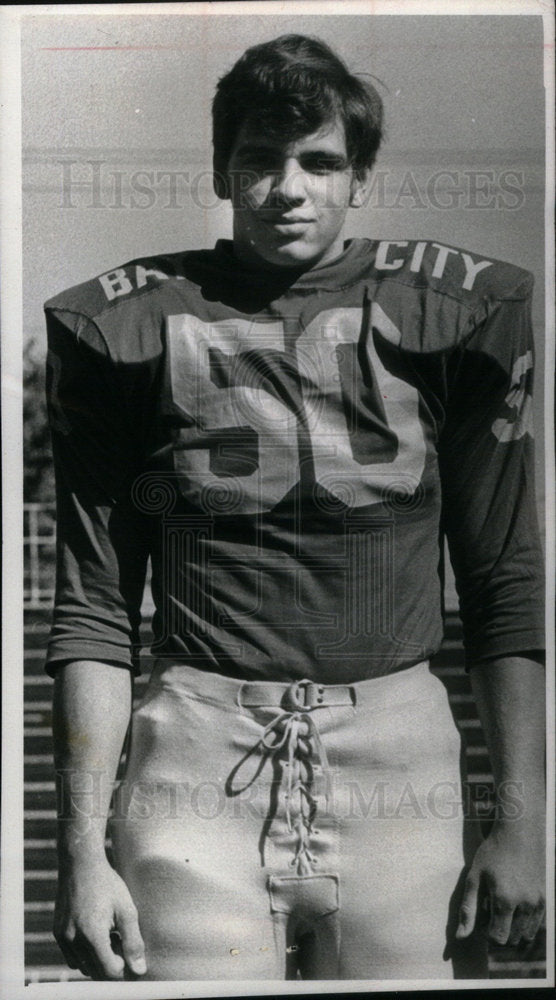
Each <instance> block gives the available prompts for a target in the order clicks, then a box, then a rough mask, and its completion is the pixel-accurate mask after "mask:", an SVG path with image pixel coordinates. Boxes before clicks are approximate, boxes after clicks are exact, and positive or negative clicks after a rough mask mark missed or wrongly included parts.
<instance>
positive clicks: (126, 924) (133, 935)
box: [118, 906, 147, 976]
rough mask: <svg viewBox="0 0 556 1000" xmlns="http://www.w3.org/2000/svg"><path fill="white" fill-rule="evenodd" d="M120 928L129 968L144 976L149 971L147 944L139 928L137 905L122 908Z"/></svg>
mask: <svg viewBox="0 0 556 1000" xmlns="http://www.w3.org/2000/svg"><path fill="white" fill-rule="evenodd" d="M118 917H119V920H118V930H119V932H120V937H121V948H122V952H121V953H122V955H123V957H124V959H125V963H126V965H127V966H128V968H129V969H131V971H132V972H133V973H134V974H135V975H136V976H144V975H145V973H146V971H147V963H146V961H145V945H144V943H143V938H142V937H141V931H140V930H139V920H138V917H137V910H136V909H135V907H134V906H133V907H129V908H126V909H122V910H120V911H119V913H118Z"/></svg>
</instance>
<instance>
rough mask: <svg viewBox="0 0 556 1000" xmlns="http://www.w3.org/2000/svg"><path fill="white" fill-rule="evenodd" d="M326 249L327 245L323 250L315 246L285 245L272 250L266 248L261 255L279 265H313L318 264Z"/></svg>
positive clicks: (271, 262)
mask: <svg viewBox="0 0 556 1000" xmlns="http://www.w3.org/2000/svg"><path fill="white" fill-rule="evenodd" d="M326 251H327V248H326V247H325V248H324V249H323V250H315V248H314V247H303V246H283V247H275V248H273V249H272V250H269V249H268V248H266V249H265V251H264V252H263V253H262V254H260V256H261V257H262V258H263V259H264V260H266V261H267V262H268V263H269V264H274V265H275V266H277V267H312V266H313V265H314V264H318V262H319V260H320V259H321V257H323V256H324V255H325V254H326Z"/></svg>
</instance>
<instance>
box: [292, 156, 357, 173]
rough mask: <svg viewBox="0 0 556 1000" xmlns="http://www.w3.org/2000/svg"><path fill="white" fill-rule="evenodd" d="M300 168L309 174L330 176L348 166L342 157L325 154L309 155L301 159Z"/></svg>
mask: <svg viewBox="0 0 556 1000" xmlns="http://www.w3.org/2000/svg"><path fill="white" fill-rule="evenodd" d="M301 166H302V167H303V169H304V170H306V171H307V173H310V174H317V175H322V174H331V173H336V172H337V171H340V170H345V169H346V168H347V166H348V164H347V162H346V160H345V158H344V157H343V156H338V155H336V154H327V153H311V154H307V155H306V156H304V157H302V159H301Z"/></svg>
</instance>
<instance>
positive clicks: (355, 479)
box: [166, 303, 426, 514]
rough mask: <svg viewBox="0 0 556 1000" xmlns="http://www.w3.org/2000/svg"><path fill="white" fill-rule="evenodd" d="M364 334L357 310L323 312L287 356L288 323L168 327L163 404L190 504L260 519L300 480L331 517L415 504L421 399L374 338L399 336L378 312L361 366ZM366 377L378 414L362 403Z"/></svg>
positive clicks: (179, 319)
mask: <svg viewBox="0 0 556 1000" xmlns="http://www.w3.org/2000/svg"><path fill="white" fill-rule="evenodd" d="M361 324H362V311H361V310H360V309H357V308H348V309H331V310H327V311H325V312H322V313H320V314H319V315H318V316H317V317H316V318H315V319H314V320H313V321H312V322H311V323H310V324H309V325H308V326H307V327H306V328H305V330H304V331H303V332H302V333H301V335H300V336H299V335H298V336H297V337H296V338H295V339H292V342H291V344H288V345H287V344H286V339H287V338H286V334H285V329H284V323H283V322H282V321H281V320H279V321H270V322H257V323H253V322H250V321H248V320H242V319H229V320H221V321H218V322H210V323H208V322H204V321H202V320H200V319H198V318H197V317H196V316H192V315H188V314H184V315H179V316H171V317H169V320H168V361H169V363H168V368H167V385H166V398H167V399H169V400H171V408H172V411H173V413H174V415H175V418H176V419H177V422H178V424H179V433H178V439H177V441H176V444H175V464H176V471H177V472H178V473H179V474H180V489H181V492H182V493H183V494H184V496H186V498H187V499H188V500H189V501H190V502H192V503H194V504H197V505H200V506H201V507H202V508H204V509H207V507H208V508H209V509H210V510H213V511H214V510H218V509H220V510H221V511H222V512H224V511H226V512H230V513H232V512H233V513H238V514H240V513H242V514H252V513H260V512H263V511H268V510H271V509H272V508H273V507H274V506H276V504H278V503H279V502H280V501H281V500H282V499H283V498H284V497H285V496H286V494H287V493H288V492H289V491H290V490H291V489H292V488H293V487H294V486H295V485H296V483H298V482H299V480H300V479H301V478H303V480H304V482H312V483H313V485H314V487H315V491H314V492H315V496H317V494H318V496H319V497H320V498H321V502H322V498H323V497H327V498H329V503H330V505H331V508H333V507H334V505H335V506H336V508H337V507H338V505H339V504H346V506H348V507H361V506H367V505H369V504H373V503H380V502H383V501H384V500H385V498H386V497H387V496H388V495H389V493H391V492H392V491H398V492H399V493H401V494H402V495H404V496H406V497H408V496H411V495H413V494H414V493H415V491H416V490H417V489H418V488H419V484H420V481H421V476H422V473H423V469H424V464H425V454H426V441H425V433H424V428H423V425H422V422H421V419H420V416H419V395H418V392H417V389H416V388H415V386H413V385H411V384H410V383H409V382H406V381H405V380H404V379H402V378H399V377H398V376H397V375H394V374H393V373H392V372H391V371H389V370H388V369H387V368H386V367H385V366H384V364H383V363H382V361H381V359H380V357H379V355H378V353H377V350H376V346H375V343H374V332H375V331H376V332H377V333H378V334H379V335H380V336H382V338H384V339H385V340H386V341H389V342H390V343H391V344H398V343H399V339H400V334H399V331H398V330H397V328H396V327H395V326H394V324H393V323H392V322H391V320H390V319H389V318H388V317H387V316H386V314H385V313H384V312H383V310H382V309H381V308H380V306H378V305H377V304H376V303H375V304H373V306H372V310H371V326H372V327H373V328H374V329H372V330H369V331H368V334H367V336H366V338H365V342H364V347H363V355H362V354H361V344H360V340H361ZM362 366H363V367H365V368H366V369H367V371H368V373H369V379H368V380H367V389H368V393H367V394H368V395H369V399H371V397H372V398H374V401H375V402H374V405H371V403H369V400H367V401H365V400H364V399H363V398H362V392H361V385H362V384H363V389H364V393H365V391H366V390H365V386H364V383H361V367H362ZM369 386H370V388H369ZM364 393H363V394H364ZM373 409H374V411H375V412H374V413H373ZM317 484H318V485H319V486H320V487H321V490H316V485H317ZM323 491H325V492H324V493H323Z"/></svg>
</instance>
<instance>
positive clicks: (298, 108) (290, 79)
mask: <svg viewBox="0 0 556 1000" xmlns="http://www.w3.org/2000/svg"><path fill="white" fill-rule="evenodd" d="M336 116H339V117H340V119H341V121H342V122H343V125H344V131H345V136H346V149H347V153H348V157H349V162H350V164H351V166H352V167H353V169H354V170H355V171H356V172H357V173H358V174H361V173H362V172H363V171H364V170H365V169H367V168H370V167H372V165H373V163H374V160H375V157H376V154H377V151H378V148H379V146H380V141H381V139H382V101H381V99H380V97H379V95H378V93H377V92H376V90H375V88H374V87H373V86H372V85H371V84H370V83H367V82H366V81H363V80H361V79H359V78H358V77H356V76H353V75H352V74H351V73H350V72H349V70H348V69H347V66H346V65H345V63H343V62H342V60H341V59H340V58H339V57H338V56H337V55H335V53H334V52H333V51H332V49H330V48H329V47H328V45H326V44H325V43H324V42H321V41H320V40H319V39H317V38H309V37H308V36H306V35H281V36H280V37H279V38H275V39H273V40H272V41H270V42H263V43H262V44H261V45H254V46H253V47H252V48H249V49H247V51H246V52H244V54H243V55H242V56H241V58H240V59H238V61H237V62H236V63H235V65H234V66H233V67H232V69H231V70H230V71H229V73H226V75H225V76H223V77H222V78H221V79H220V80H219V82H218V86H217V88H216V94H215V97H214V101H213V104H212V135H213V146H214V156H213V167H214V188H215V191H216V193H217V195H218V196H219V197H220V198H227V197H228V196H229V193H228V184H227V180H226V172H227V168H228V162H229V159H230V155H231V153H232V150H233V147H234V143H235V141H236V138H237V135H238V133H239V131H240V129H241V128H242V126H243V125H245V124H247V125H248V126H252V127H255V128H256V129H257V130H258V131H260V132H261V133H264V134H265V135H266V136H270V137H272V138H273V139H277V140H279V141H280V142H293V141H295V140H296V139H300V138H301V137H303V136H305V135H310V134H311V133H312V132H316V131H317V130H318V129H319V128H321V127H322V126H323V125H325V124H326V123H328V122H332V121H333V120H334V119H335V118H336Z"/></svg>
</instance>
